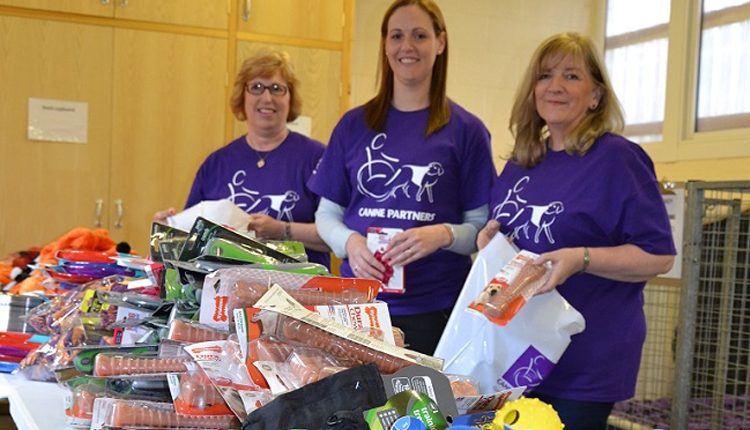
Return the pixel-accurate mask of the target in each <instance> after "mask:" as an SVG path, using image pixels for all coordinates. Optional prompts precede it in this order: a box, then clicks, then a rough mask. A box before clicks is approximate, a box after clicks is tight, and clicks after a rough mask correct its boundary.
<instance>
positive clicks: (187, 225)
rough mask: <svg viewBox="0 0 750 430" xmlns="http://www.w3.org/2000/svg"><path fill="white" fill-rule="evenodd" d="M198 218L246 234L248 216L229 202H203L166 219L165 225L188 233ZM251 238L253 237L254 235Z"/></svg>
mask: <svg viewBox="0 0 750 430" xmlns="http://www.w3.org/2000/svg"><path fill="white" fill-rule="evenodd" d="M198 217H203V218H205V219H207V220H209V221H211V222H214V223H216V224H219V225H225V226H229V227H231V228H233V229H235V230H237V231H238V232H240V233H243V234H245V233H247V232H248V230H247V225H248V223H249V222H250V215H248V214H247V212H245V211H243V210H242V209H240V208H239V207H237V205H235V204H234V203H232V202H231V201H230V200H226V199H225V200H204V201H202V202H200V203H198V204H197V205H194V206H192V207H189V208H187V209H185V210H184V211H182V212H180V213H178V214H175V215H172V216H171V217H169V218H167V224H168V225H169V226H171V227H177V228H179V229H180V230H185V231H190V229H192V228H193V224H194V223H195V220H196V219H198ZM251 236H253V237H254V236H255V235H254V234H253V235H251Z"/></svg>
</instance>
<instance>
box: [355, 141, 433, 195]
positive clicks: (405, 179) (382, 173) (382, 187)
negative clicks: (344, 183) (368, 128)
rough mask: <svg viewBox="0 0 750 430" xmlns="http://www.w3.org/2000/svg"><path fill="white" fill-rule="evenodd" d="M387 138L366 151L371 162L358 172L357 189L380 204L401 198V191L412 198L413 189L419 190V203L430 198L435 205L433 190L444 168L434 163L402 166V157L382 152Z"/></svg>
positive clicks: (367, 162)
mask: <svg viewBox="0 0 750 430" xmlns="http://www.w3.org/2000/svg"><path fill="white" fill-rule="evenodd" d="M385 139H387V136H386V134H385V133H380V134H378V135H377V136H375V137H374V138H373V139H372V142H370V145H368V146H367V147H366V148H365V153H366V154H367V161H366V162H365V163H364V164H362V166H361V167H360V168H359V170H357V190H358V191H359V192H360V193H362V194H364V195H366V196H367V197H370V198H372V199H375V200H376V201H378V202H384V201H386V200H388V199H390V198H394V199H395V198H397V194H398V192H399V191H401V193H402V194H403V195H404V196H406V198H409V199H410V198H412V195H411V194H410V190H413V189H416V194H415V195H414V198H415V199H416V200H417V201H418V202H421V201H422V198H423V197H425V196H426V197H427V200H428V201H429V202H430V203H433V202H434V197H433V194H432V187H433V186H435V184H437V182H438V180H439V178H440V176H442V175H443V173H445V169H444V168H443V165H442V164H440V163H439V162H437V161H431V162H429V163H428V164H427V165H418V164H403V165H400V166H399V164H398V163H399V162H400V160H399V159H398V158H395V157H391V156H389V155H388V154H386V153H384V152H380V150H381V149H382V148H383V145H384V142H385Z"/></svg>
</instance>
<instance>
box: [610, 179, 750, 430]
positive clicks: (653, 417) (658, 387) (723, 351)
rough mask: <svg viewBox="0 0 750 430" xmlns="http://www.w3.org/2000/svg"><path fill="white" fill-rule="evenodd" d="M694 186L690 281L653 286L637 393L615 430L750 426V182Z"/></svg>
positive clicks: (686, 261)
mask: <svg viewBox="0 0 750 430" xmlns="http://www.w3.org/2000/svg"><path fill="white" fill-rule="evenodd" d="M686 188H687V209H686V213H685V228H684V249H683V260H682V262H683V264H682V267H683V277H682V281H681V282H680V281H675V282H669V281H668V280H661V279H658V280H655V281H653V282H650V283H649V284H648V285H647V287H646V289H645V293H644V295H645V312H646V318H647V322H648V334H647V337H646V343H645V345H644V349H643V359H642V362H641V369H640V373H639V375H638V385H637V389H636V395H635V397H634V398H633V399H632V400H629V401H627V402H622V403H618V404H617V405H615V409H614V410H613V412H612V414H611V415H610V419H609V425H610V428H611V429H624V430H644V429H648V430H651V429H675V430H677V429H680V430H681V429H687V430H715V429H750V232H749V231H750V181H743V182H689V183H688V184H687V187H686Z"/></svg>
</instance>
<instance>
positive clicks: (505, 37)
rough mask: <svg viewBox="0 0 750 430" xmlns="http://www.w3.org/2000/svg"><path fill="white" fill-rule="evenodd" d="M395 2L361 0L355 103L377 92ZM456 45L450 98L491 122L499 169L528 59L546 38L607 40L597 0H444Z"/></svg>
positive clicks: (358, 5) (451, 41) (354, 62)
mask: <svg viewBox="0 0 750 430" xmlns="http://www.w3.org/2000/svg"><path fill="white" fill-rule="evenodd" d="M390 3H391V0H357V2H356V10H355V19H354V21H355V22H354V36H353V37H354V40H353V41H352V97H351V106H357V105H360V104H362V103H363V102H365V101H367V100H368V99H369V98H371V97H372V96H373V95H374V94H375V91H376V85H377V82H376V74H377V61H378V58H379V57H378V52H377V51H378V44H379V43H380V23H381V21H382V19H383V14H384V12H385V10H386V9H387V7H388V5H390ZM437 3H438V5H439V6H440V8H441V10H442V11H443V15H444V16H445V20H446V25H447V28H448V43H449V48H450V53H449V55H450V58H449V68H448V95H449V96H450V97H451V98H452V99H453V100H454V101H456V102H457V103H459V104H461V105H462V106H464V107H465V108H466V109H468V110H469V111H471V112H473V113H474V114H475V115H477V116H478V117H479V118H481V119H482V121H484V123H485V124H486V125H487V128H489V130H490V132H491V133H492V137H493V143H492V145H493V156H494V159H495V164H496V165H497V166H498V168H499V167H500V166H501V165H502V164H503V161H502V160H501V159H500V155H506V154H507V153H508V152H509V151H510V148H511V146H512V141H511V136H510V133H509V132H508V118H509V116H510V109H511V106H512V103H513V97H514V95H515V91H516V86H517V85H518V83H519V82H520V79H521V75H522V74H523V72H524V70H525V68H526V65H527V64H528V61H529V58H530V57H531V54H532V53H533V51H534V49H535V48H536V47H537V45H538V44H539V43H540V42H541V41H542V40H544V39H545V38H546V37H548V36H550V35H552V34H554V33H559V32H562V31H578V32H580V33H583V34H588V35H590V36H592V37H594V38H595V40H600V39H601V34H602V28H600V27H603V24H597V23H602V22H603V21H602V20H601V19H600V18H599V16H600V14H601V13H602V12H601V6H600V4H599V3H603V2H601V1H597V0H437Z"/></svg>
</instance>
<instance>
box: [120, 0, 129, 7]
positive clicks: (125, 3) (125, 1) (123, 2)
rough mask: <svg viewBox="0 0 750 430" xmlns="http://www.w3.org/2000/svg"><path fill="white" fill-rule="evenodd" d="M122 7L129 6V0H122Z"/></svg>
mask: <svg viewBox="0 0 750 430" xmlns="http://www.w3.org/2000/svg"><path fill="white" fill-rule="evenodd" d="M120 7H128V0H120Z"/></svg>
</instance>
